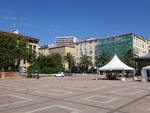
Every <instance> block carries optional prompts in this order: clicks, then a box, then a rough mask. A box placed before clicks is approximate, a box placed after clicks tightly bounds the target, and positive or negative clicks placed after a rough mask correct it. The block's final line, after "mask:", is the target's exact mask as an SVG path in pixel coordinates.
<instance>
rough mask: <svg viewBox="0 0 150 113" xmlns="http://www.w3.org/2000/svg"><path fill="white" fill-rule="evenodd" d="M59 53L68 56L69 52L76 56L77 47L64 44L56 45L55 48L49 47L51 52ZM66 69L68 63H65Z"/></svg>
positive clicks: (66, 68)
mask: <svg viewBox="0 0 150 113" xmlns="http://www.w3.org/2000/svg"><path fill="white" fill-rule="evenodd" d="M53 53H59V54H60V55H61V56H62V57H64V56H66V55H67V53H71V54H72V56H73V57H74V56H75V47H74V46H69V45H64V46H56V47H53V48H49V54H53ZM63 65H64V68H65V70H68V63H66V62H64V63H63Z"/></svg>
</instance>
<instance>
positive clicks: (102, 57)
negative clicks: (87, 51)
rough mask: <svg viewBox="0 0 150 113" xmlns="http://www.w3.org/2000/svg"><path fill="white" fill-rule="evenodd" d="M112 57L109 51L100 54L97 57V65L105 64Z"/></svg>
mask: <svg viewBox="0 0 150 113" xmlns="http://www.w3.org/2000/svg"><path fill="white" fill-rule="evenodd" d="M110 58H111V57H110V55H109V54H107V53H103V54H101V55H99V56H98V58H97V59H96V66H97V67H101V66H104V65H105V64H107V63H108V62H109V61H110Z"/></svg>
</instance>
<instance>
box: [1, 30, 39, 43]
mask: <svg viewBox="0 0 150 113" xmlns="http://www.w3.org/2000/svg"><path fill="white" fill-rule="evenodd" d="M0 33H3V34H9V35H14V36H18V38H25V39H28V40H33V41H37V42H39V41H40V40H39V39H37V38H33V37H30V36H26V35H23V34H20V33H14V32H8V31H3V30H0Z"/></svg>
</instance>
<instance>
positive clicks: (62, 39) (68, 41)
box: [55, 36, 78, 46]
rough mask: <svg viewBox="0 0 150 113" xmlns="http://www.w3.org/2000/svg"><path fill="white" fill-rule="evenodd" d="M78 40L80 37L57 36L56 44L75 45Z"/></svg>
mask: <svg viewBox="0 0 150 113" xmlns="http://www.w3.org/2000/svg"><path fill="white" fill-rule="evenodd" d="M77 41H78V39H77V38H76V37H74V36H66V37H56V38H55V44H56V45H57V46H60V45H73V44H74V43H76V42H77Z"/></svg>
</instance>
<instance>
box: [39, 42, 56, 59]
mask: <svg viewBox="0 0 150 113" xmlns="http://www.w3.org/2000/svg"><path fill="white" fill-rule="evenodd" d="M54 47H56V45H54V44H47V45H43V46H40V48H39V55H45V56H47V55H49V49H50V48H54Z"/></svg>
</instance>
